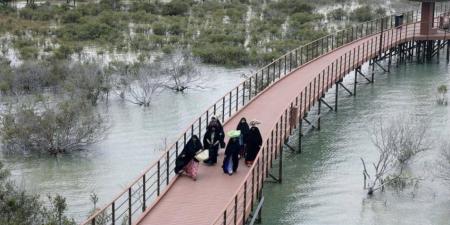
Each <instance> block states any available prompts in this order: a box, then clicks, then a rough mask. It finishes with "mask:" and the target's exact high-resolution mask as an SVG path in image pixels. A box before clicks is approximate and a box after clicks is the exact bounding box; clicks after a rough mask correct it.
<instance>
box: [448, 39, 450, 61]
mask: <svg viewBox="0 0 450 225" xmlns="http://www.w3.org/2000/svg"><path fill="white" fill-rule="evenodd" d="M449 61H450V40H448V41H447V64H448V63H449Z"/></svg>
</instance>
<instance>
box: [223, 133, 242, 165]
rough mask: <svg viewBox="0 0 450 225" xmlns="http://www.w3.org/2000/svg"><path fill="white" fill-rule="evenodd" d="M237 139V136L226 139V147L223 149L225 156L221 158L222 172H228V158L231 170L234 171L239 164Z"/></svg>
mask: <svg viewBox="0 0 450 225" xmlns="http://www.w3.org/2000/svg"><path fill="white" fill-rule="evenodd" d="M239 150H240V145H239V139H238V138H231V139H230V140H229V141H228V144H227V148H226V149H225V158H224V159H223V165H222V168H223V172H224V173H228V171H227V167H228V163H229V160H230V159H231V161H232V162H233V172H236V170H237V168H238V166H239Z"/></svg>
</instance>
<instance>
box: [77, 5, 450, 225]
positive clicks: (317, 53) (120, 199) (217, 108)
mask: <svg viewBox="0 0 450 225" xmlns="http://www.w3.org/2000/svg"><path fill="white" fill-rule="evenodd" d="M444 8H445V11H447V5H445V7H444V5H443V4H441V6H440V12H442V11H443V10H444ZM404 15H405V18H406V21H407V22H408V23H409V25H407V26H405V25H404V26H403V27H406V28H408V27H409V26H411V25H410V24H411V23H415V25H414V26H413V27H414V34H415V33H416V31H415V30H418V29H415V28H416V22H417V21H418V19H419V16H420V15H419V13H418V11H410V12H407V13H404ZM393 28H394V17H393V16H388V17H385V18H381V19H377V20H372V21H368V22H365V23H362V24H358V25H355V26H352V27H351V28H348V29H346V30H342V31H339V32H337V33H336V34H332V35H328V36H325V37H323V38H320V39H318V40H315V41H313V42H311V43H309V44H307V45H304V46H301V47H299V48H296V49H294V50H292V51H290V52H288V53H286V54H285V55H283V56H281V57H279V58H277V59H275V60H274V61H273V62H272V63H270V64H268V65H266V66H264V67H263V68H261V69H259V70H257V71H256V72H255V73H254V74H253V75H252V76H250V77H248V78H247V79H246V80H245V81H243V82H241V83H240V84H239V85H237V86H236V87H235V88H234V89H232V90H231V91H230V92H228V93H227V94H225V95H224V96H223V97H222V98H220V99H219V100H218V101H217V102H216V103H214V104H213V105H212V106H211V107H210V108H209V109H208V110H206V112H204V113H203V114H202V115H200V116H199V117H198V118H197V119H196V120H195V121H194V122H193V123H192V124H191V125H190V126H189V127H188V128H187V129H186V130H185V131H184V132H183V133H182V135H180V136H179V137H178V138H177V140H176V141H175V142H174V143H173V144H172V145H171V146H170V147H169V148H168V149H167V150H166V151H165V152H164V153H162V154H161V156H160V157H158V159H157V160H156V161H155V162H154V163H153V164H152V165H151V166H149V167H148V168H146V169H145V170H144V172H142V173H141V174H140V175H139V177H138V178H136V179H135V180H134V181H133V182H132V183H131V184H130V185H129V186H128V187H127V188H126V189H124V190H123V191H122V192H120V193H119V194H118V195H117V196H116V197H115V198H114V199H113V200H112V201H111V202H110V203H108V204H107V205H106V206H105V207H103V208H102V209H100V210H98V211H97V212H96V213H94V214H93V215H92V216H90V217H89V218H88V219H87V220H86V221H84V222H83V223H82V225H88V224H92V225H96V224H97V225H106V224H113V225H114V224H129V225H131V224H132V223H133V222H134V221H136V219H137V218H138V217H139V216H140V214H142V212H144V211H145V210H146V209H147V208H148V207H152V206H153V205H154V204H155V202H157V200H158V198H160V197H161V196H162V195H163V194H164V193H165V191H166V190H167V189H168V187H169V186H170V185H171V184H173V182H174V181H175V179H176V178H177V175H176V174H175V173H174V167H175V159H176V157H177V156H178V154H179V152H180V151H181V150H182V149H183V146H184V145H185V144H186V142H187V141H188V140H189V139H190V137H191V136H192V135H194V134H195V135H198V136H199V137H200V138H201V137H202V134H203V133H204V132H205V129H206V126H207V124H208V123H209V119H210V117H211V116H212V115H216V117H217V118H219V119H220V120H221V121H226V120H228V119H229V118H231V117H233V116H234V115H235V114H236V113H237V112H238V111H239V110H241V109H242V108H244V107H245V106H246V105H248V104H249V102H250V101H252V100H253V99H255V98H256V97H257V96H258V95H259V94H261V93H262V92H263V91H265V90H267V89H268V87H269V86H271V85H273V84H274V83H275V82H277V81H278V80H280V79H281V78H283V77H285V76H286V75H288V74H290V73H291V72H292V71H294V70H296V69H298V68H300V67H301V66H303V65H305V64H307V63H310V62H311V61H313V60H315V59H317V58H318V57H321V56H323V55H325V54H327V53H329V52H331V51H333V50H336V49H337V48H340V47H342V46H344V45H347V44H349V43H351V42H353V41H355V40H360V39H362V38H365V37H370V36H373V35H375V34H378V33H380V32H381V31H384V30H389V29H390V31H392V32H395V34H396V35H401V34H402V33H403V32H405V31H403V30H406V29H399V30H402V31H399V30H397V29H393ZM408 29H410V30H411V28H408ZM394 30H395V31H394ZM398 32H400V33H398ZM390 35H391V36H389V35H385V36H384V41H385V42H383V43H385V44H386V40H390V39H392V38H393V36H392V35H393V33H392V34H390ZM405 35H408V32H407V31H406V33H405ZM404 37H405V36H404ZM373 40H374V39H373V38H371V39H370V43H369V40H367V42H365V43H366V44H363V45H362V46H358V48H355V49H353V56H351V52H350V53H349V55H348V57H349V59H348V60H350V57H353V58H355V54H357V58H358V60H360V59H361V60H362V59H363V58H361V57H362V56H363V55H366V57H371V55H369V52H370V54H374V53H375V52H377V51H378V49H376V46H377V45H378V46H379V44H378V43H377V42H379V40H378V36H377V37H376V40H375V44H374V43H373ZM396 40H397V39H396ZM398 40H401V37H400V38H399V39H398ZM391 44H393V43H391ZM360 54H361V57H360ZM365 59H367V58H365ZM342 60H343V59H342V57H341V58H340V61H339V62H338V61H336V62H333V63H332V64H331V65H329V66H328V68H327V69H326V70H324V71H323V74H322V78H320V74H319V76H318V77H317V79H318V81H317V82H316V79H314V83H310V84H309V89H308V87H307V88H306V89H305V90H303V91H302V92H301V94H300V95H299V96H298V97H297V98H296V100H295V101H294V102H292V103H291V104H290V105H289V107H291V106H294V104H295V106H297V107H300V108H301V110H299V111H298V115H297V116H296V117H295V118H297V119H298V118H301V116H302V115H304V114H305V112H307V111H308V110H309V109H310V107H311V105H314V104H315V103H316V101H317V99H316V96H318V95H317V93H319V92H320V93H324V91H326V90H327V89H328V88H330V85H332V82H333V81H335V80H336V79H337V77H338V75H340V74H342V70H348V69H350V68H349V67H346V66H345V65H346V64H347V63H346V62H347V61H344V66H343V65H342V64H341V63H342V62H343V61H342ZM344 60H347V54H345V56H344ZM366 61H367V60H366ZM349 62H350V61H349ZM338 63H339V64H338ZM349 65H350V63H349ZM353 67H354V65H353ZM325 72H327V75H326V79H325ZM320 83H322V86H320ZM325 83H326V84H325ZM313 84H314V85H313ZM316 85H319V86H317V87H316ZM311 90H313V93H311ZM316 92H317V93H316ZM289 114H290V113H289ZM289 114H288V107H287V108H286V110H285V111H284V112H283V114H282V115H281V116H280V120H279V121H278V122H277V123H276V125H275V126H274V127H273V129H272V131H271V135H270V137H269V138H268V139H266V140H265V144H264V146H263V147H262V150H261V151H260V154H259V155H258V158H257V159H256V161H255V164H254V165H253V166H252V167H251V172H250V173H249V175H248V176H247V178H246V180H245V182H243V183H242V185H241V186H240V189H239V191H238V192H237V193H236V195H235V198H234V199H233V200H232V201H231V202H230V203H229V204H228V205H227V208H226V209H224V211H223V215H221V216H220V217H219V218H218V219H217V221H216V223H215V224H230V221H234V223H232V224H239V223H237V221H241V222H242V221H245V219H246V218H247V216H248V215H249V213H250V212H251V210H252V207H253V205H254V203H255V201H256V200H257V199H259V198H260V197H261V196H260V194H259V193H260V191H261V190H262V186H263V180H264V179H265V178H266V177H267V174H268V169H269V167H268V165H272V159H273V158H274V157H275V158H276V157H277V156H278V154H279V152H280V151H281V147H282V143H283V141H284V140H286V139H287V137H288V136H289V134H291V133H292V131H293V129H295V126H296V125H295V124H294V125H292V124H288V123H287V121H289V120H290V119H291V118H289V120H288V117H289ZM293 118H294V117H293ZM268 163H270V164H268ZM230 207H231V208H230ZM238 209H239V210H238ZM230 210H231V211H230ZM233 210H234V216H232V217H233V218H232V220H230V215H233V213H232V211H233ZM238 211H239V214H238Z"/></svg>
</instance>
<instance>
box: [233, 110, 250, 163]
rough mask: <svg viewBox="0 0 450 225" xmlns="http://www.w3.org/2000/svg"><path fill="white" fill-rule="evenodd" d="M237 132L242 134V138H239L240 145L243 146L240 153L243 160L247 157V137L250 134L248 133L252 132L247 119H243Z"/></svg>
mask: <svg viewBox="0 0 450 225" xmlns="http://www.w3.org/2000/svg"><path fill="white" fill-rule="evenodd" d="M236 130H238V131H240V132H241V136H239V145H240V146H241V150H240V151H239V155H240V157H241V158H243V157H245V142H244V140H245V137H246V136H247V134H248V131H249V130H250V128H249V126H248V123H247V119H245V118H244V117H242V118H241V120H240V121H239V124H238V125H237V128H236Z"/></svg>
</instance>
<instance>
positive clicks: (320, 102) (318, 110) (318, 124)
mask: <svg viewBox="0 0 450 225" xmlns="http://www.w3.org/2000/svg"><path fill="white" fill-rule="evenodd" d="M321 108H322V101H319V105H318V109H317V113H318V115H319V118H318V119H317V129H318V130H320V117H321V115H320V111H321Z"/></svg>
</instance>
